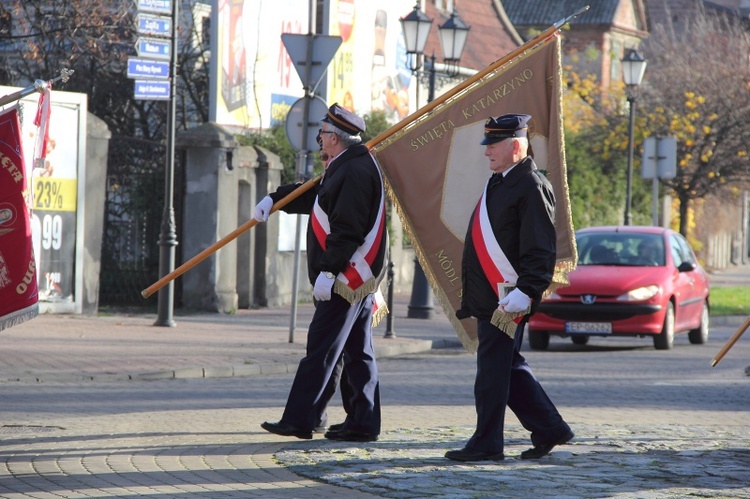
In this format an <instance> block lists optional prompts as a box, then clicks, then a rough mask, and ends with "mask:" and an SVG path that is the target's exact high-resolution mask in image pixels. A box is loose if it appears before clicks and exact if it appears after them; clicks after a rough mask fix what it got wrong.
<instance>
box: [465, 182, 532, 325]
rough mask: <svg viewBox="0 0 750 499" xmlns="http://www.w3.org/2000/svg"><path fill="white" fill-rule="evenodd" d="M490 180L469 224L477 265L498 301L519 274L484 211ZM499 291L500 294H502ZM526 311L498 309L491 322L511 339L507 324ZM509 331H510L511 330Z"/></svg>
mask: <svg viewBox="0 0 750 499" xmlns="http://www.w3.org/2000/svg"><path fill="white" fill-rule="evenodd" d="M488 186H489V181H488V182H487V185H485V187H484V192H483V193H482V197H481V198H480V199H479V202H478V203H477V207H476V208H475V209H474V215H473V221H472V225H471V240H472V242H473V243H474V251H476V253H477V258H478V260H479V264H480V265H481V267H482V271H483V272H484V275H485V277H486V278H487V280H488V281H489V283H490V285H491V286H492V289H493V290H494V292H495V294H496V295H497V297H498V300H500V299H502V298H504V297H505V291H504V290H506V289H508V288H509V287H512V286H513V285H515V284H516V280H518V273H517V272H516V270H515V269H514V268H513V266H512V265H511V264H510V261H508V257H506V256H505V253H503V250H502V248H501V247H500V245H499V244H498V242H497V238H496V237H495V234H494V232H493V231H492V225H491V224H490V217H489V215H488V214H487V188H488ZM501 293H502V294H503V296H501ZM525 314H526V312H523V313H520V314H507V313H504V312H501V311H500V310H499V309H498V310H495V313H494V314H493V316H492V319H491V321H490V322H492V324H494V325H495V326H497V327H499V328H500V329H502V330H503V331H505V332H506V333H507V334H508V335H509V336H511V338H512V337H513V335H514V334H515V327H514V326H512V325H510V324H508V321H512V322H513V323H515V324H519V323H520V322H521V320H522V318H523V316H524V315H525ZM511 315H512V317H509V316H511ZM511 331H512V332H511Z"/></svg>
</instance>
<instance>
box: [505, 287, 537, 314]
mask: <svg viewBox="0 0 750 499" xmlns="http://www.w3.org/2000/svg"><path fill="white" fill-rule="evenodd" d="M497 304H498V306H499V308H500V310H502V311H503V312H508V313H516V312H524V311H526V309H527V308H529V305H531V298H529V297H528V296H526V293H524V292H523V291H521V290H520V289H518V288H515V289H514V290H513V291H511V292H510V293H508V296H506V297H505V298H503V299H502V300H500V301H499V302H497Z"/></svg>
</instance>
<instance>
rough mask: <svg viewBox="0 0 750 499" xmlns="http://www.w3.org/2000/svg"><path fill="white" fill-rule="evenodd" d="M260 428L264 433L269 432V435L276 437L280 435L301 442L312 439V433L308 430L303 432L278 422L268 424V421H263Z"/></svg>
mask: <svg viewBox="0 0 750 499" xmlns="http://www.w3.org/2000/svg"><path fill="white" fill-rule="evenodd" d="M260 427H261V428H263V429H264V430H266V431H270V432H271V433H275V434H276V435H281V436H284V437H297V438H301V439H303V440H311V439H312V432H311V431H310V430H303V429H301V428H297V427H296V426H292V425H288V424H286V423H283V422H281V421H279V422H278V423H269V422H268V421H265V422H264V423H262V424H261V425H260Z"/></svg>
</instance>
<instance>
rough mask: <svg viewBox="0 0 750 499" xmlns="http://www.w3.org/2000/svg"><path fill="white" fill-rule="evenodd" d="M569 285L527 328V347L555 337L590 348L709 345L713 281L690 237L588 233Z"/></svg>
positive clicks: (620, 230) (616, 230)
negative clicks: (649, 341) (612, 341)
mask: <svg viewBox="0 0 750 499" xmlns="http://www.w3.org/2000/svg"><path fill="white" fill-rule="evenodd" d="M576 244H577V246H578V266H577V267H576V269H575V270H574V271H573V272H571V273H570V276H569V277H570V285H568V286H565V287H563V288H559V289H557V291H556V292H553V293H552V294H551V295H550V296H549V297H548V298H546V299H545V300H543V301H542V303H541V304H540V305H539V309H538V310H537V312H536V314H534V315H533V316H532V317H531V320H530V321H529V331H528V334H529V346H530V347H531V348H532V349H534V350H545V349H546V348H547V347H548V346H549V338H550V335H556V336H562V337H568V336H569V337H570V338H571V339H572V341H573V343H575V344H577V345H585V344H586V343H588V341H589V338H590V337H591V336H602V337H608V336H640V337H645V336H651V337H653V340H654V347H655V348H656V349H658V350H668V349H670V348H672V343H673V341H674V335H675V333H676V332H685V331H687V332H688V338H689V340H690V343H694V344H702V343H705V342H706V341H707V340H708V312H709V299H708V296H709V289H708V275H707V274H706V272H705V271H704V270H703V268H702V267H701V266H700V264H699V263H698V260H697V259H696V257H695V253H693V250H692V249H691V248H690V246H689V245H688V243H687V241H686V240H685V238H684V237H682V236H681V235H680V234H678V233H677V232H675V231H673V230H670V229H665V228H663V227H636V226H620V227H590V228H587V229H582V230H579V231H577V232H576Z"/></svg>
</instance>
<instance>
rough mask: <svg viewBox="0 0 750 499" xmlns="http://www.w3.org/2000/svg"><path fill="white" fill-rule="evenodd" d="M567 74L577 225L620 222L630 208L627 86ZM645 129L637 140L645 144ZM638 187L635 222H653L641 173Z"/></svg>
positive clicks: (570, 179) (568, 144)
mask: <svg viewBox="0 0 750 499" xmlns="http://www.w3.org/2000/svg"><path fill="white" fill-rule="evenodd" d="M574 60H575V59H574ZM564 78H565V83H566V85H565V86H566V89H567V90H566V92H565V94H564V99H563V103H564V106H565V111H564V116H565V151H566V164H567V168H568V185H569V189H570V192H569V197H570V204H571V214H572V217H573V226H574V227H576V228H583V227H590V226H596V225H619V224H621V223H622V220H623V213H624V207H625V191H626V189H625V183H626V178H625V175H626V160H627V156H626V154H627V146H628V118H627V114H626V113H625V112H623V103H624V100H625V99H624V91H623V90H624V86H623V84H622V83H621V82H617V83H614V84H613V85H612V87H611V88H609V89H607V91H606V92H603V91H602V89H601V87H600V84H599V82H598V80H597V78H596V76H595V75H593V74H584V75H582V74H579V73H578V72H576V71H575V70H574V69H573V68H572V66H567V67H566V68H565V71H564ZM642 121H643V120H642V119H641V120H639V124H640V123H642ZM642 129H643V128H642V127H640V126H639V127H637V128H636V143H640V140H641V137H640V131H641V130H642ZM632 187H633V189H632V217H633V222H634V223H635V224H648V223H650V211H649V209H650V208H649V203H648V200H649V198H648V190H647V189H646V186H645V184H644V183H643V182H638V181H637V177H634V182H633V185H632Z"/></svg>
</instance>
